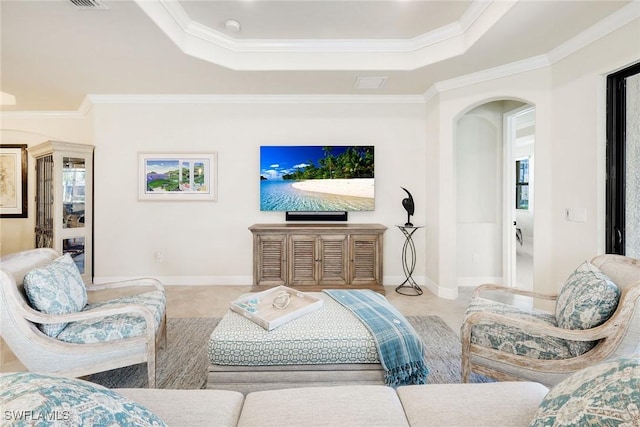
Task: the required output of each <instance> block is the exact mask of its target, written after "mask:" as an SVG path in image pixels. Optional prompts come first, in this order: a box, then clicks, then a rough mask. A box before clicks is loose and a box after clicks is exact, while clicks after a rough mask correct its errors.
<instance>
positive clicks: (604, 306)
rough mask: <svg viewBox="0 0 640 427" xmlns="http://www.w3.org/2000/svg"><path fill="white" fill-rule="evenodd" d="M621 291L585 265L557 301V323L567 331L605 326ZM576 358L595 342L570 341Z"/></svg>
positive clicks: (565, 287)
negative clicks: (603, 324)
mask: <svg viewBox="0 0 640 427" xmlns="http://www.w3.org/2000/svg"><path fill="white" fill-rule="evenodd" d="M619 299H620V290H619V289H618V286H616V284H615V283H613V282H612V281H611V280H610V279H609V278H608V277H607V276H606V275H605V274H604V273H602V272H601V271H600V270H599V269H598V268H597V267H596V266H594V265H593V264H591V263H589V262H586V261H585V262H584V263H582V264H581V265H580V266H579V267H578V268H577V269H576V270H575V271H574V272H573V273H572V274H571V276H569V278H568V279H567V281H566V282H565V284H564V286H563V287H562V289H561V290H560V294H559V295H558V300H557V301H556V310H555V314H556V320H557V323H558V326H559V327H561V328H565V329H590V328H593V327H596V326H598V325H601V324H602V323H604V322H605V321H606V320H607V319H609V317H611V315H612V314H613V312H614V311H615V310H616V307H618V301H619ZM568 345H569V348H570V350H571V353H572V354H573V355H574V356H578V355H580V354H583V353H585V352H586V351H588V350H589V349H590V348H592V347H593V346H594V345H595V343H594V342H585V341H582V342H578V341H570V342H569V343H568Z"/></svg>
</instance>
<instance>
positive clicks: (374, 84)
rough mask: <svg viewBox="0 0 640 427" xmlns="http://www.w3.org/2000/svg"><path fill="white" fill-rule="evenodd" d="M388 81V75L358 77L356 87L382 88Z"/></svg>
mask: <svg viewBox="0 0 640 427" xmlns="http://www.w3.org/2000/svg"><path fill="white" fill-rule="evenodd" d="M386 82H387V78H386V77H358V78H356V84H355V88H356V89H382V86H384V84H385V83H386Z"/></svg>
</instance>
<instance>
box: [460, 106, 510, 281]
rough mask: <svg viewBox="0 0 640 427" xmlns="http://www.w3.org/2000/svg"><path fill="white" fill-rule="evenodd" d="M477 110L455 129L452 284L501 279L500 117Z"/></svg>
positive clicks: (492, 110) (492, 109)
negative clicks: (454, 261)
mask: <svg viewBox="0 0 640 427" xmlns="http://www.w3.org/2000/svg"><path fill="white" fill-rule="evenodd" d="M503 110H504V108H503V103H502V102H500V101H496V102H491V103H488V104H483V105H480V106H478V107H476V108H474V109H473V110H471V111H469V112H468V113H466V114H464V115H463V116H462V117H460V119H458V122H457V124H456V134H455V135H456V140H455V145H456V164H455V166H454V167H455V168H456V193H457V199H456V206H457V217H458V218H457V231H456V233H457V256H456V258H457V273H456V274H457V276H458V279H457V283H458V284H463V285H465V284H474V285H478V284H480V283H484V282H493V283H495V282H496V278H499V277H500V276H502V228H503V224H502V181H503V179H502V151H503V150H502V114H503V112H504V111H503Z"/></svg>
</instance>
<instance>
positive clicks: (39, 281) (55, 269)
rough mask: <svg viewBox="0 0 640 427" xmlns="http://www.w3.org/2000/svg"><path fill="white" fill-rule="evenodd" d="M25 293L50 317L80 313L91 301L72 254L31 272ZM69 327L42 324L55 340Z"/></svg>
mask: <svg viewBox="0 0 640 427" xmlns="http://www.w3.org/2000/svg"><path fill="white" fill-rule="evenodd" d="M24 290H25V293H26V294H27V298H28V299H29V302H30V303H31V306H32V307H33V308H35V309H36V310H38V311H41V312H43V313H47V314H67V313H77V312H79V311H81V310H82V309H83V308H84V306H85V305H87V301H88V299H87V288H86V287H85V285H84V282H83V281H82V277H81V276H80V272H79V271H78V267H77V266H76V264H75V262H73V259H72V258H71V255H69V254H64V255H63V256H61V257H60V258H58V259H56V260H55V261H54V262H52V263H51V264H49V265H46V266H44V267H41V268H36V269H34V270H31V271H30V272H29V273H27V275H26V276H25V278H24ZM65 326H67V324H66V323H55V324H42V325H38V327H39V328H40V330H41V331H42V332H44V333H45V334H47V335H49V336H50V337H54V338H55V337H56V336H58V334H59V333H60V331H62V329H64V327H65Z"/></svg>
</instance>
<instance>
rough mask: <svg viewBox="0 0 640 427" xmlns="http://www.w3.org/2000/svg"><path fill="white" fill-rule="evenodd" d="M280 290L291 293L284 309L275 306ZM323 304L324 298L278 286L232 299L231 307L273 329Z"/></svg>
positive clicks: (266, 327)
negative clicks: (274, 302)
mask: <svg viewBox="0 0 640 427" xmlns="http://www.w3.org/2000/svg"><path fill="white" fill-rule="evenodd" d="M280 292H288V293H289V294H290V299H289V304H288V305H287V306H286V307H285V308H284V309H277V308H275V307H274V306H273V301H274V299H275V298H276V296H277V295H278V294H279V293H280ZM322 304H323V301H322V299H320V298H318V297H315V296H311V295H310V294H307V293H304V292H300V291H298V290H296V289H291V288H289V287H287V286H278V287H276V288H271V289H267V290H266V291H262V292H257V293H254V294H251V295H246V296H244V297H241V298H238V299H237V300H235V301H232V302H231V303H230V304H229V307H230V308H231V310H232V311H235V312H236V313H239V314H241V315H243V316H244V317H246V318H247V319H249V320H251V321H253V322H255V323H257V324H258V325H260V326H262V327H263V328H264V329H266V330H267V331H271V330H273V329H275V328H277V327H278V326H281V325H284V324H285V323H287V322H290V321H292V320H293V319H297V318H298V317H300V316H303V315H305V314H307V313H311V312H312V311H315V310H318V309H319V308H320V307H322Z"/></svg>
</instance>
